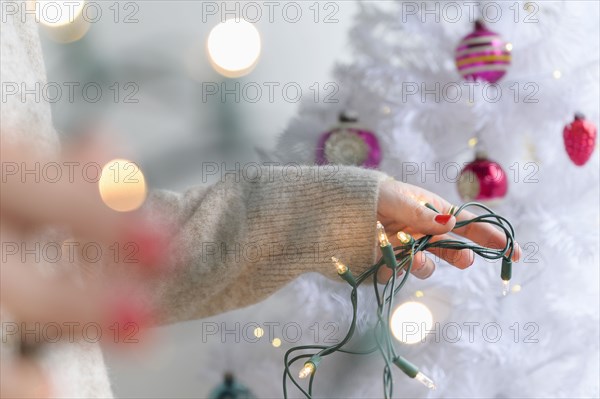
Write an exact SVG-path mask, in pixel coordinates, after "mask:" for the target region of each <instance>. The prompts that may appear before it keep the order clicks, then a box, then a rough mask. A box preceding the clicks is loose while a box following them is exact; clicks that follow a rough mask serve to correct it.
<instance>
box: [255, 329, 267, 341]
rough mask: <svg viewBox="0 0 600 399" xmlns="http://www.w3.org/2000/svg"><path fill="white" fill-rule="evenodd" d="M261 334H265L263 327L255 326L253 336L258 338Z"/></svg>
mask: <svg viewBox="0 0 600 399" xmlns="http://www.w3.org/2000/svg"><path fill="white" fill-rule="evenodd" d="M263 335H265V330H263V329H262V328H260V327H256V328H255V329H254V336H255V337H256V338H260V337H262V336H263Z"/></svg>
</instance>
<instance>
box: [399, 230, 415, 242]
mask: <svg viewBox="0 0 600 399" xmlns="http://www.w3.org/2000/svg"><path fill="white" fill-rule="evenodd" d="M396 237H398V240H400V242H401V243H402V244H408V243H410V242H411V241H412V236H411V235H410V234H407V233H405V232H403V231H399V232H398V234H396Z"/></svg>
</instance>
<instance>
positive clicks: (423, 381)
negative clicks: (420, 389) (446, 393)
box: [415, 371, 435, 389]
mask: <svg viewBox="0 0 600 399" xmlns="http://www.w3.org/2000/svg"><path fill="white" fill-rule="evenodd" d="M415 380H417V381H419V382H420V383H421V384H423V385H425V386H426V387H427V388H429V389H435V384H434V383H433V381H432V380H431V378H429V377H427V376H426V375H425V374H423V373H421V372H420V371H419V372H418V373H417V375H416V376H415Z"/></svg>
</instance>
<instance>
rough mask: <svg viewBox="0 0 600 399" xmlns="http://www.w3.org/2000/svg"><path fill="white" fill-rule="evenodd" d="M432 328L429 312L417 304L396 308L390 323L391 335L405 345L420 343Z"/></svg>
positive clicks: (405, 304)
mask: <svg viewBox="0 0 600 399" xmlns="http://www.w3.org/2000/svg"><path fill="white" fill-rule="evenodd" d="M432 326H433V315H432V314H431V311H430V310H429V308H428V307H427V306H425V305H423V304H422V303H419V302H405V303H403V304H402V305H400V306H398V307H397V308H396V310H394V313H392V318H391V321H390V328H391V330H392V334H393V335H394V337H395V338H396V339H397V340H398V341H400V342H403V343H405V344H415V343H417V342H421V341H422V340H423V339H424V338H425V336H426V335H427V333H428V331H430V330H431V328H432Z"/></svg>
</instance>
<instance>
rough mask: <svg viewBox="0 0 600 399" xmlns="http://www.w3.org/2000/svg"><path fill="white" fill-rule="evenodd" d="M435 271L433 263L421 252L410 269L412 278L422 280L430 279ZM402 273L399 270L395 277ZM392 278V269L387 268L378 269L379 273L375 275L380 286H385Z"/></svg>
mask: <svg viewBox="0 0 600 399" xmlns="http://www.w3.org/2000/svg"><path fill="white" fill-rule="evenodd" d="M434 271H435V263H434V262H433V261H432V260H431V259H430V258H428V257H427V256H425V254H424V253H422V252H417V254H416V255H415V257H414V260H413V267H412V269H411V273H412V275H413V276H415V277H417V278H419V279H421V280H424V279H426V278H429V277H431V275H432V274H433V272H434ZM403 273H404V271H403V270H399V271H398V274H397V276H398V277H400V276H402V274H403ZM391 277H392V269H390V268H389V267H385V266H384V267H382V268H380V269H379V273H378V274H377V281H378V282H379V283H380V284H385V283H386V282H387V281H388V280H389V279H390V278H391Z"/></svg>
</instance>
